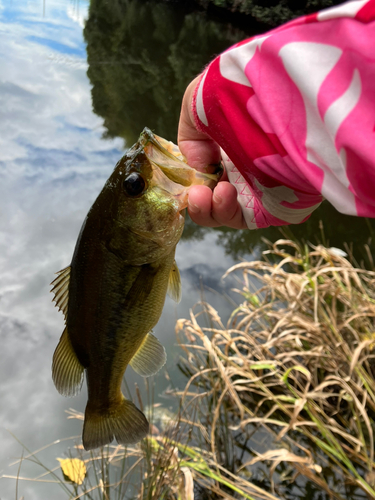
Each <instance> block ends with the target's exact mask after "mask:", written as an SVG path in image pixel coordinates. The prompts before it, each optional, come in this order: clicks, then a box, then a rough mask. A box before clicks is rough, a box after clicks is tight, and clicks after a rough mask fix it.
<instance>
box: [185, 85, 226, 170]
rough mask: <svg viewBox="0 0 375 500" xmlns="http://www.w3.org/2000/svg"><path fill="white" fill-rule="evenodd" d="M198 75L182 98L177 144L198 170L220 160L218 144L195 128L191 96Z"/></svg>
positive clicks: (192, 95)
mask: <svg viewBox="0 0 375 500" xmlns="http://www.w3.org/2000/svg"><path fill="white" fill-rule="evenodd" d="M199 80H200V76H198V77H197V78H195V79H194V80H193V81H192V82H191V83H190V84H189V86H188V87H187V89H186V91H185V95H184V97H183V100H182V106H181V114H180V121H179V125H178V136H177V139H178V146H179V148H180V151H181V153H182V154H183V155H184V156H185V158H186V161H187V163H188V165H190V166H191V167H194V168H196V169H197V170H200V171H206V170H207V167H208V165H211V164H217V163H219V162H220V161H221V153H220V148H219V146H218V144H217V143H216V142H215V141H213V140H212V139H211V138H210V137H209V136H208V135H206V134H204V133H203V132H201V131H200V130H198V129H197V128H196V125H195V121H194V114H193V110H192V103H193V97H194V93H195V90H196V87H197V85H198V83H199Z"/></svg>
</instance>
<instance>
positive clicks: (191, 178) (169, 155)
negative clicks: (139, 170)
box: [139, 127, 224, 199]
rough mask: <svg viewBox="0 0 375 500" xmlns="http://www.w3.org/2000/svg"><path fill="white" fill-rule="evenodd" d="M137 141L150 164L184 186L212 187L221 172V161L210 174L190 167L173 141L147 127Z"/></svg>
mask: <svg viewBox="0 0 375 500" xmlns="http://www.w3.org/2000/svg"><path fill="white" fill-rule="evenodd" d="M139 142H140V143H141V145H142V146H143V149H144V152H145V154H146V156H147V159H148V160H149V161H150V162H151V164H152V166H153V167H158V168H159V169H160V170H161V171H162V172H163V174H164V175H165V176H166V177H167V178H168V179H169V180H170V181H172V182H173V183H175V184H179V185H180V186H183V187H184V188H189V187H191V186H196V185H204V186H208V187H209V188H211V189H213V188H214V187H215V186H216V184H217V182H218V180H219V179H220V177H221V176H222V174H223V171H224V169H223V166H222V165H221V163H220V164H218V165H215V167H216V170H215V171H214V173H211V174H208V173H204V172H199V171H198V170H195V169H194V168H192V167H190V166H189V165H188V164H187V163H186V160H185V158H184V156H183V155H182V153H181V152H180V150H179V148H178V147H177V146H176V145H175V144H173V142H170V141H166V140H165V139H163V138H162V137H159V136H157V135H155V134H153V133H152V132H151V130H150V129H148V128H147V127H146V128H145V129H144V130H143V132H142V133H141V135H140V138H139ZM161 186H162V184H161ZM167 191H169V189H167ZM176 194H177V193H176ZM186 199H187V191H186Z"/></svg>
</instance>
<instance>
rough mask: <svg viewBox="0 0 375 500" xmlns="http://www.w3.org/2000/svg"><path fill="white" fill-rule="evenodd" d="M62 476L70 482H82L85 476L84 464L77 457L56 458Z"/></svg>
mask: <svg viewBox="0 0 375 500" xmlns="http://www.w3.org/2000/svg"><path fill="white" fill-rule="evenodd" d="M57 460H58V461H59V462H60V466H61V470H62V471H63V474H64V477H65V478H66V479H68V480H69V481H71V482H72V483H76V484H82V483H83V480H84V479H85V476H86V465H85V463H84V462H82V460H80V459H79V458H58V459H57Z"/></svg>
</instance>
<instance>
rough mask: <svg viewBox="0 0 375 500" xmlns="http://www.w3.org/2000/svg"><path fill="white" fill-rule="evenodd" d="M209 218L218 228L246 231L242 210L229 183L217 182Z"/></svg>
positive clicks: (235, 192)
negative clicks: (224, 227) (226, 227)
mask: <svg viewBox="0 0 375 500" xmlns="http://www.w3.org/2000/svg"><path fill="white" fill-rule="evenodd" d="M211 217H212V218H213V220H215V221H216V222H217V223H218V224H219V225H220V226H228V227H232V228H235V229H246V228H247V224H246V222H245V219H244V216H243V212H242V208H241V206H240V204H239V203H238V201H237V190H236V188H235V187H234V186H233V185H232V184H230V183H229V182H225V181H223V182H219V183H218V185H217V186H216V187H215V189H214V191H213V196H212V211H211Z"/></svg>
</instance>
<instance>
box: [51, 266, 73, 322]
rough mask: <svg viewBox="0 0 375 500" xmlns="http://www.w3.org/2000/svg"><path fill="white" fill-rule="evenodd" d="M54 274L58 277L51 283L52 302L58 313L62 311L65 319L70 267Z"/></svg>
mask: <svg viewBox="0 0 375 500" xmlns="http://www.w3.org/2000/svg"><path fill="white" fill-rule="evenodd" d="M56 274H57V275H58V276H57V278H55V279H54V280H53V281H52V283H51V285H52V289H51V292H52V293H53V295H54V297H53V299H52V301H53V302H55V303H56V307H57V308H58V310H59V311H62V313H63V314H64V316H65V319H66V313H67V311H68V302H69V300H68V299H69V282H70V266H67V267H65V268H64V269H61V271H59V272H58V273H56Z"/></svg>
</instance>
